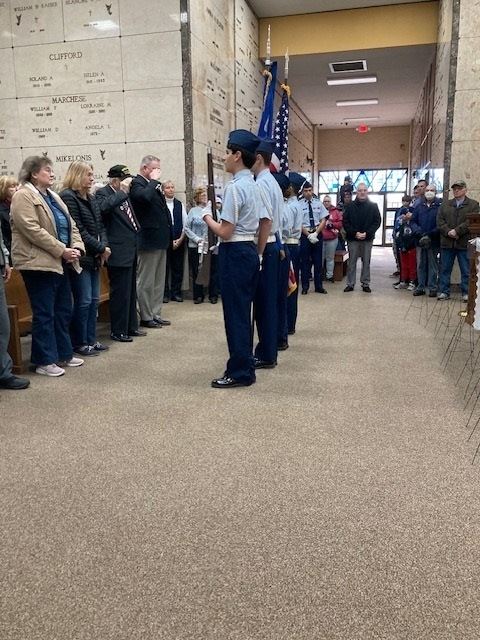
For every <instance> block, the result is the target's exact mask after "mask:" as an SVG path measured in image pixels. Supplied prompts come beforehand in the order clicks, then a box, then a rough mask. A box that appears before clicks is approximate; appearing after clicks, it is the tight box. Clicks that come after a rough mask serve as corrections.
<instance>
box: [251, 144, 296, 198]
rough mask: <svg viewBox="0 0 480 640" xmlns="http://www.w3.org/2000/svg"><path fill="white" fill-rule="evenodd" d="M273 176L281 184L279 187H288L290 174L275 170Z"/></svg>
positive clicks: (282, 188)
mask: <svg viewBox="0 0 480 640" xmlns="http://www.w3.org/2000/svg"><path fill="white" fill-rule="evenodd" d="M257 151H258V149H257ZM272 176H273V177H274V178H275V180H276V181H277V182H278V185H279V187H280V189H281V190H282V191H285V189H287V188H288V187H289V185H290V180H289V178H288V176H286V175H285V174H284V173H274V172H272Z"/></svg>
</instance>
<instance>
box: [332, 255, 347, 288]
mask: <svg viewBox="0 0 480 640" xmlns="http://www.w3.org/2000/svg"><path fill="white" fill-rule="evenodd" d="M347 267H348V251H335V264H334V267H333V279H334V280H335V282H341V281H342V280H343V278H344V277H345V276H346V275H347Z"/></svg>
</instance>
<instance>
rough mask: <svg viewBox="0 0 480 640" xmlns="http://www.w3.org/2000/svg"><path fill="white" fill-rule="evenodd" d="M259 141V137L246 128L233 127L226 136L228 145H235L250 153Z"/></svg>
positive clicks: (255, 148) (253, 151)
mask: <svg viewBox="0 0 480 640" xmlns="http://www.w3.org/2000/svg"><path fill="white" fill-rule="evenodd" d="M259 142H260V138H259V137H258V136H256V135H255V134H254V133H252V132H251V131H247V130H246V129H235V130H234V131H230V134H229V136H228V144H229V145H235V146H236V147H238V148H239V149H244V150H245V151H250V153H255V151H256V150H257V147H258V143H259Z"/></svg>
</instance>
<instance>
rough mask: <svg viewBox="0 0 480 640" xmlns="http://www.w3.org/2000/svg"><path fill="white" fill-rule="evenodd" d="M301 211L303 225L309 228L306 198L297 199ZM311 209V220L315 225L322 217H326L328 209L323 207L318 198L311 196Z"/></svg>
mask: <svg viewBox="0 0 480 640" xmlns="http://www.w3.org/2000/svg"><path fill="white" fill-rule="evenodd" d="M299 202H300V204H301V206H302V211H303V226H304V227H307V229H310V213H309V210H308V200H305V199H303V200H299ZM311 203H312V211H313V220H314V222H315V226H318V225H319V224H320V222H321V221H322V220H323V219H324V218H328V211H327V210H326V209H325V207H324V205H323V204H322V203H321V202H320V200H319V199H318V198H312V199H311Z"/></svg>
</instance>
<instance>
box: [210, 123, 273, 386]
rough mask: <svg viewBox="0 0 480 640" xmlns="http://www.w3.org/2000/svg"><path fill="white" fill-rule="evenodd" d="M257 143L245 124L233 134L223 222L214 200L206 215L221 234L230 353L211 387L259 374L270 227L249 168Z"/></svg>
mask: <svg viewBox="0 0 480 640" xmlns="http://www.w3.org/2000/svg"><path fill="white" fill-rule="evenodd" d="M258 143H259V138H258V137H257V136H256V135H254V134H253V133H251V132H250V131H246V130H245V129H236V130H235V131H232V132H231V133H230V135H229V138H228V143H227V152H226V154H225V157H224V162H225V170H226V171H227V172H228V173H231V174H232V175H233V180H232V181H231V182H229V183H228V184H227V186H226V189H225V193H224V197H223V207H222V212H221V214H220V221H219V222H216V221H215V220H214V219H213V217H212V212H211V202H209V204H208V205H207V207H206V208H205V210H204V214H203V219H204V220H205V222H206V223H207V225H208V226H209V227H210V229H211V230H212V231H213V233H214V234H215V235H217V236H218V237H219V239H220V246H219V254H218V261H219V265H218V266H219V274H220V291H221V293H222V303H223V317H224V322H225V333H226V336H227V343H228V351H229V354H230V357H229V359H228V362H227V366H226V369H225V373H224V375H223V376H222V377H221V378H216V379H215V380H213V381H212V387H215V388H217V389H228V388H230V387H239V386H249V385H251V384H252V383H254V382H255V379H256V378H255V365H254V360H253V353H252V351H253V332H252V324H251V323H252V303H253V298H254V295H255V291H256V288H257V283H258V275H259V269H260V262H261V256H262V254H263V250H264V248H265V244H266V241H267V239H268V235H269V232H270V226H271V224H270V217H269V214H268V212H267V210H266V208H265V206H264V204H263V202H262V198H261V195H260V191H259V187H258V184H256V182H255V181H254V179H253V175H252V173H251V171H250V169H251V168H252V167H253V165H254V163H255V160H256V156H255V151H256V149H257V147H258ZM263 221H266V222H263ZM259 223H260V225H259ZM259 226H260V228H259ZM257 230H258V235H256V234H257ZM255 240H257V244H255Z"/></svg>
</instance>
